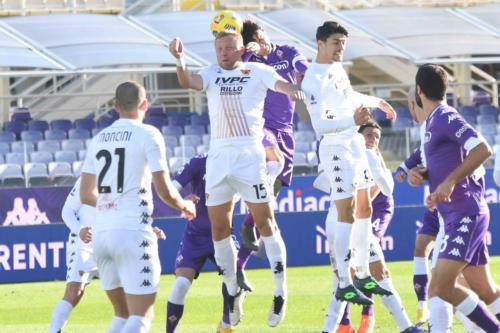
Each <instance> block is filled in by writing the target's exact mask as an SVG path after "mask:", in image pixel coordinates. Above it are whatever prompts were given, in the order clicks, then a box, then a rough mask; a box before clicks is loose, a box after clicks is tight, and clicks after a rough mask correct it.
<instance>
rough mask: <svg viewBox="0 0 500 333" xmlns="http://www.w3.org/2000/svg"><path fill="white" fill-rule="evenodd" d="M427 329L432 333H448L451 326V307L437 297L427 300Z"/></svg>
mask: <svg viewBox="0 0 500 333" xmlns="http://www.w3.org/2000/svg"><path fill="white" fill-rule="evenodd" d="M429 307H430V318H429V329H430V330H431V331H432V333H449V332H451V325H452V324H453V306H452V305H451V304H450V303H448V302H445V301H444V300H443V299H441V298H440V297H438V296H434V297H431V299H430V300H429Z"/></svg>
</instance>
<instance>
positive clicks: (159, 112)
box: [146, 104, 167, 119]
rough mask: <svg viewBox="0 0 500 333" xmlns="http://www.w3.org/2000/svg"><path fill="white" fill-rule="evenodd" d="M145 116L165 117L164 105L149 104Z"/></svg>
mask: <svg viewBox="0 0 500 333" xmlns="http://www.w3.org/2000/svg"><path fill="white" fill-rule="evenodd" d="M146 117H160V118H163V119H165V118H166V117H167V115H166V114H165V107H164V106H163V105H162V104H152V105H149V107H148V111H147V112H146Z"/></svg>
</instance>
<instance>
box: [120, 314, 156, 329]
mask: <svg viewBox="0 0 500 333" xmlns="http://www.w3.org/2000/svg"><path fill="white" fill-rule="evenodd" d="M150 327H151V321H150V320H149V319H147V318H146V317H140V316H130V317H128V319H127V323H126V324H125V326H124V327H123V329H122V331H121V333H147V332H148V331H149V328H150Z"/></svg>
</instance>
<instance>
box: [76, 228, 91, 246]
mask: <svg viewBox="0 0 500 333" xmlns="http://www.w3.org/2000/svg"><path fill="white" fill-rule="evenodd" d="M79 236H80V239H81V240H82V241H83V242H84V243H90V242H91V241H92V227H90V226H85V227H82V228H81V229H80V235H79Z"/></svg>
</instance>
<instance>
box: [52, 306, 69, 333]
mask: <svg viewBox="0 0 500 333" xmlns="http://www.w3.org/2000/svg"><path fill="white" fill-rule="evenodd" d="M71 310H73V305H71V303H69V302H68V301H65V300H63V299H62V300H60V301H59V303H57V305H56V307H55V308H54V311H53V312H52V320H51V321H50V328H49V333H57V332H59V331H60V330H62V329H63V328H64V326H65V325H66V323H67V322H68V317H69V314H70V313H71Z"/></svg>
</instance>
